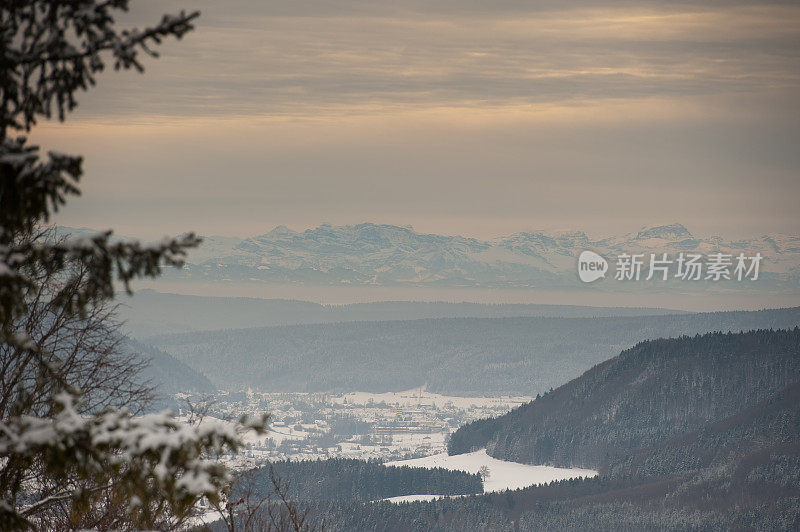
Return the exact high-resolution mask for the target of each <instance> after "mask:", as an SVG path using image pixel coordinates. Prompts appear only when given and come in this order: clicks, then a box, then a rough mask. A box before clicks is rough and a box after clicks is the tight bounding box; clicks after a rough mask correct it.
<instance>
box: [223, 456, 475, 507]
mask: <svg viewBox="0 0 800 532" xmlns="http://www.w3.org/2000/svg"><path fill="white" fill-rule="evenodd" d="M271 466H272V472H273V474H274V475H275V477H276V478H277V479H280V480H281V481H286V482H288V484H289V497H290V498H291V499H292V500H297V501H308V500H333V499H336V500H357V501H363V502H367V501H374V500H380V499H386V498H389V497H398V496H401V495H420V494H423V495H424V494H438V495H469V494H478V493H483V482H482V481H481V477H480V475H478V474H476V473H466V472H464V471H450V470H447V469H442V468H438V467H437V468H433V469H425V468H421V467H387V466H385V465H383V464H381V463H379V462H374V461H364V460H355V459H351V458H330V459H327V460H301V461H285V460H284V461H278V462H273V463H272V464H271ZM239 489H240V490H241V493H238V494H237V495H239V496H247V495H249V496H250V497H256V498H259V497H265V496H267V495H268V494H269V492H270V490H271V489H272V482H271V480H270V469H269V467H261V468H257V469H253V470H251V471H249V472H247V473H245V474H244V477H243V480H242V481H241V482H240V484H239ZM246 491H247V492H249V493H245V492H246Z"/></svg>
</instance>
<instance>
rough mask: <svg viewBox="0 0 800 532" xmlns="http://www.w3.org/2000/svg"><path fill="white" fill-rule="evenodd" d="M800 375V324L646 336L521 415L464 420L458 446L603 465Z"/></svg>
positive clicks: (521, 458) (531, 459)
mask: <svg viewBox="0 0 800 532" xmlns="http://www.w3.org/2000/svg"><path fill="white" fill-rule="evenodd" d="M796 382H800V329H798V328H794V329H792V330H783V331H771V330H758V331H754V332H747V333H727V334H722V333H713V334H706V335H703V336H695V337H683V338H678V339H660V340H653V341H647V342H643V343H640V344H638V345H636V346H635V347H633V348H631V349H628V350H625V351H623V352H622V353H621V354H620V355H619V356H617V357H615V358H613V359H611V360H608V361H606V362H604V363H602V364H599V365H598V366H596V367H594V368H592V369H591V370H589V371H587V372H586V373H585V374H583V375H582V376H581V377H579V378H577V379H575V380H573V381H571V382H569V383H567V384H565V385H563V386H561V387H559V388H558V389H556V390H555V391H553V392H551V393H547V394H545V395H544V396H542V397H541V398H539V399H537V400H536V401H533V402H532V403H528V404H526V405H523V406H521V407H519V408H517V409H515V410H513V411H512V412H510V413H508V414H506V415H504V416H501V417H498V418H495V419H488V420H480V421H477V422H474V423H471V424H468V425H465V426H463V427H461V428H460V429H459V430H458V431H457V432H456V433H454V434H453V436H452V437H451V440H450V444H449V452H450V453H451V454H458V453H462V452H467V451H469V450H471V449H474V448H478V447H486V448H487V451H488V452H489V454H491V455H492V456H494V457H496V458H501V459H505V460H513V461H517V462H527V463H536V464H554V465H563V466H566V465H575V466H582V467H592V468H599V467H601V466H603V464H604V463H605V462H606V461H607V460H609V459H613V458H614V457H616V456H620V455H622V454H623V453H624V452H626V451H629V450H632V449H635V448H639V447H646V446H653V445H657V444H659V443H662V442H664V441H666V440H668V439H669V438H672V437H675V436H677V435H680V434H684V433H687V432H690V431H693V430H696V429H699V428H701V427H703V426H704V425H706V424H708V423H709V422H712V421H715V420H720V419H723V418H725V417H727V416H731V415H734V414H736V413H738V412H740V411H742V410H744V409H747V408H749V407H751V406H753V405H756V404H757V403H758V402H759V401H762V400H764V399H766V398H767V397H768V396H770V395H772V394H775V393H777V392H780V391H781V390H783V389H784V388H786V387H787V386H789V385H791V384H793V383H796Z"/></svg>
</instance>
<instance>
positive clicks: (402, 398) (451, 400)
mask: <svg viewBox="0 0 800 532" xmlns="http://www.w3.org/2000/svg"><path fill="white" fill-rule="evenodd" d="M331 401H332V402H334V403H338V404H342V403H349V404H351V405H353V404H356V405H367V404H370V403H386V404H389V405H395V404H396V405H402V406H415V405H416V406H435V407H438V408H442V407H444V406H447V405H452V406H455V407H457V408H476V407H482V408H506V409H508V410H510V409H512V408H514V407H517V406H519V405H521V404H524V403H529V402H531V401H533V397H510V396H504V397H456V396H450V395H440V394H438V393H432V392H428V391H426V390H425V387H424V386H422V387H420V388H413V389H411V390H405V391H402V392H386V393H370V392H350V393H346V394H344V395H341V396H338V397H332V398H331Z"/></svg>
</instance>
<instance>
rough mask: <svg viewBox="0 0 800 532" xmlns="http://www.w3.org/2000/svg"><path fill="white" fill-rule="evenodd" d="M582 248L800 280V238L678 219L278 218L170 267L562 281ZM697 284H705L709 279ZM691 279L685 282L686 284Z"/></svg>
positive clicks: (442, 280) (325, 278)
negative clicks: (712, 228)
mask: <svg viewBox="0 0 800 532" xmlns="http://www.w3.org/2000/svg"><path fill="white" fill-rule="evenodd" d="M586 249H590V250H593V251H595V252H597V253H600V254H601V255H603V256H604V257H606V258H607V259H608V260H609V261H612V262H613V260H614V257H616V256H617V255H618V254H621V253H645V254H647V255H646V256H648V257H649V253H651V252H655V253H672V254H677V253H679V252H693V253H701V254H709V253H714V252H722V253H729V254H732V255H738V254H739V253H741V252H744V253H745V254H746V255H747V256H752V255H755V253H761V255H762V256H763V257H764V259H763V262H762V264H761V276H760V281H759V283H760V284H758V288H759V289H762V288H764V287H767V286H769V287H771V288H781V287H783V288H785V287H793V288H799V287H800V237H797V236H788V235H777V234H773V235H764V236H762V237H760V238H755V239H752V240H740V241H727V240H725V239H723V238H722V237H717V236H714V237H709V238H700V237H696V236H694V235H692V234H691V233H690V232H689V230H687V229H686V228H685V227H684V226H683V225H681V224H678V223H675V224H671V225H663V226H656V227H646V228H643V229H642V230H640V231H637V232H635V233H630V234H625V235H620V236H614V237H608V238H604V239H600V240H592V239H591V238H589V237H588V236H587V235H586V234H585V233H584V232H581V231H574V232H562V233H553V234H551V233H545V232H527V233H515V234H512V235H510V236H506V237H502V238H498V239H496V240H492V241H483V240H478V239H475V238H465V237H461V236H444V235H437V234H422V233H418V232H416V231H414V230H413V229H411V228H408V227H397V226H393V225H377V224H372V223H363V224H358V225H346V226H332V225H321V226H319V227H317V228H314V229H308V230H306V231H303V232H296V231H292V230H291V229H288V228H287V227H284V226H279V227H276V228H275V229H273V230H272V231H270V232H268V233H265V234H263V235H259V236H255V237H252V238H246V239H236V238H228V237H207V238H206V239H205V242H204V244H203V245H202V246H201V247H200V248H199V249H198V250H196V251H194V252H193V253H192V254H191V255H190V256H189V261H188V262H189V264H187V266H186V267H185V268H184V270H183V271H180V272H178V271H174V272H170V273H169V275H170V276H171V277H172V278H176V277H177V278H180V279H187V280H189V279H191V280H230V281H264V282H271V283H305V284H320V285H362V286H364V285H377V286H418V287H457V288H548V289H558V288H567V287H577V286H579V285H580V282H579V281H578V278H577V275H576V272H575V270H576V259H577V256H578V255H579V254H580V252H581V251H583V250H586ZM606 282H607V281H602V282H601V283H600V285H602V284H603V283H606ZM676 283H677V281H673V282H671V283H668V284H670V290H674V289H676V286H675V285H676ZM617 284H619V283H617ZM647 284H648V285H649V286H650V287H651V288H652V287H654V286H656V287H657V285H656V284H655V283H647ZM698 284H700V285H703V286H704V289H705V288H707V285H708V284H710V283H698ZM724 284H725V289H726V290H727V289H731V288H736V289H743V288H745V287H747V288H753V287H755V285H756V284H757V283H751V284H749V285H748V284H747V283H735V282H728V283H724ZM734 284H735V286H733V285H734ZM637 285H638V287H642V286H644V285H645V283H637ZM690 285H692V286H690ZM629 286H630V285H629ZM693 286H696V285H693V283H682V284H681V285H680V288H685V289H687V290H691V289H693ZM662 287H663V285H662ZM614 289H615V290H616V289H618V287H617V286H615V287H614Z"/></svg>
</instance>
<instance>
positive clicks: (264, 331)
mask: <svg viewBox="0 0 800 532" xmlns="http://www.w3.org/2000/svg"><path fill="white" fill-rule="evenodd" d="M798 325H800V307H794V308H788V309H771V310H762V311H731V312H710V313H697V314H674V315H664V316H633V317H601V318H551V317H514V318H439V319H420V320H413V321H379V322H353V323H329V324H314V325H291V326H278V327H262V328H251V329H231V330H220V331H200V332H192V333H183V334H172V335H164V336H158V337H153V338H150V339H148V340H147V341H148V342H149V343H152V344H153V345H155V346H156V347H158V348H159V349H162V350H164V351H166V352H168V353H170V354H172V355H173V356H175V357H176V358H177V359H179V360H181V361H182V362H184V363H186V364H187V365H188V366H190V367H192V368H193V369H195V370H197V371H200V372H201V373H203V374H204V375H206V376H208V378H209V379H210V380H211V381H212V383H213V384H214V385H216V386H217V387H219V388H222V389H232V390H240V389H243V388H246V387H252V388H253V389H255V390H263V391H271V392H277V391H293V392H300V391H309V392H312V391H317V392H327V391H354V390H359V391H374V392H385V391H400V390H406V389H410V388H415V387H418V386H422V385H426V384H427V386H428V389H429V391H433V392H439V393H445V394H451V395H463V396H475V395H498V396H499V395H528V396H533V395H535V394H537V393H543V392H545V391H547V390H548V389H550V388H551V387H556V386H559V385H561V384H563V383H565V382H567V381H568V380H570V379H572V378H575V377H577V376H578V375H580V374H581V373H582V372H584V371H586V370H587V369H589V368H591V367H592V366H593V365H595V364H598V363H600V362H603V361H605V360H608V359H610V358H612V357H614V356H615V355H617V354H618V353H619V352H620V351H621V350H623V349H626V348H629V347H631V346H633V345H635V344H637V343H638V342H641V341H643V340H648V339H656V338H669V337H679V336H682V335H694V334H703V333H708V332H713V331H723V332H727V331H737V332H738V331H741V330H753V329H766V328H774V329H777V328H792V327H795V326H798ZM465 368H468V371H465Z"/></svg>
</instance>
